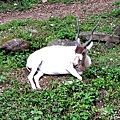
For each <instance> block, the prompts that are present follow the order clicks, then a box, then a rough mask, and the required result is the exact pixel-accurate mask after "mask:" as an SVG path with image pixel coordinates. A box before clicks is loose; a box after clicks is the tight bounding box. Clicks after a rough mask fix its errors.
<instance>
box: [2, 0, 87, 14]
mask: <svg viewBox="0 0 120 120" xmlns="http://www.w3.org/2000/svg"><path fill="white" fill-rule="evenodd" d="M84 1H85V0H48V2H49V3H51V4H53V3H58V2H61V3H65V4H71V3H74V2H84ZM41 3H42V0H22V1H17V0H10V2H8V3H5V2H4V1H2V0H0V12H7V11H22V10H27V9H34V8H35V4H41Z"/></svg>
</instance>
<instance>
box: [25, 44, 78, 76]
mask: <svg viewBox="0 0 120 120" xmlns="http://www.w3.org/2000/svg"><path fill="white" fill-rule="evenodd" d="M75 48H76V46H49V47H44V48H42V49H40V50H37V51H35V52H34V53H32V54H31V55H30V56H29V58H28V59H27V64H26V67H28V68H33V67H34V66H36V65H37V66H39V64H40V63H41V62H42V65H41V66H40V70H41V71H42V72H43V73H44V74H68V73H69V72H68V71H66V67H68V66H70V65H71V64H73V62H74V57H75Z"/></svg>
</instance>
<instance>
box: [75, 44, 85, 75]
mask: <svg viewBox="0 0 120 120" xmlns="http://www.w3.org/2000/svg"><path fill="white" fill-rule="evenodd" d="M86 52H87V49H85V48H84V47H83V45H79V46H77V47H76V49H75V53H77V54H82V55H83V59H82V60H78V65H77V66H76V67H75V69H76V71H77V72H78V73H81V74H82V73H83V72H84V71H85V70H86V67H85V58H86Z"/></svg>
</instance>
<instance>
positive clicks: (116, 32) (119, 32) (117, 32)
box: [115, 25, 120, 36]
mask: <svg viewBox="0 0 120 120" xmlns="http://www.w3.org/2000/svg"><path fill="white" fill-rule="evenodd" d="M115 34H116V35H118V36H120V25H119V26H117V27H116V29H115Z"/></svg>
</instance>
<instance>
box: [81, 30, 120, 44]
mask: <svg viewBox="0 0 120 120" xmlns="http://www.w3.org/2000/svg"><path fill="white" fill-rule="evenodd" d="M90 34H91V32H90V31H87V32H81V33H80V36H81V37H82V40H86V39H89V38H90ZM92 40H93V42H94V41H99V42H107V41H109V42H112V43H116V44H119V43H120V36H117V35H113V34H106V33H102V32H94V34H93V39H92Z"/></svg>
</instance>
